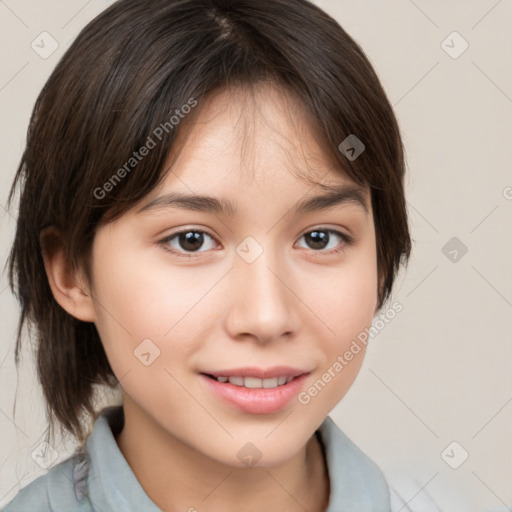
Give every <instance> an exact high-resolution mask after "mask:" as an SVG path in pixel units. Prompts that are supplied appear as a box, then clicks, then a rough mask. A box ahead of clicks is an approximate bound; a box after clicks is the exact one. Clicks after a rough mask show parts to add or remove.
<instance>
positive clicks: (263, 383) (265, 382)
mask: <svg viewBox="0 0 512 512" xmlns="http://www.w3.org/2000/svg"><path fill="white" fill-rule="evenodd" d="M202 375H206V377H209V378H210V379H213V380H216V381H217V382H221V383H226V382H229V383H230V384H233V385H234V386H239V387H244V388H249V389H260V388H263V389H273V388H277V387H279V386H284V385H286V384H288V383H289V382H291V381H292V380H293V379H296V377H293V376H286V375H281V376H279V377H272V378H268V379H258V378H257V377H237V376H230V377H225V376H222V375H220V376H219V377H215V376H214V375H210V374H207V373H204V374H202Z"/></svg>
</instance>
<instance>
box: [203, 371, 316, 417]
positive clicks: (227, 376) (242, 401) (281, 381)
mask: <svg viewBox="0 0 512 512" xmlns="http://www.w3.org/2000/svg"><path fill="white" fill-rule="evenodd" d="M309 373H310V372H309V371H307V370H302V369H299V368H292V367H289V366H274V367H272V368H267V369H262V368H254V367H246V368H232V369H224V370H220V371H217V370H209V371H207V372H201V382H203V383H204V385H205V386H206V389H207V390H208V391H210V392H213V394H214V395H216V396H218V397H219V398H221V399H222V401H223V402H224V403H228V404H229V405H231V406H234V407H235V408H236V409H238V410H240V411H242V412H246V413H252V414H272V413H275V412H278V411H280V410H282V409H283V408H285V407H286V406H287V405H288V404H289V403H290V402H291V401H292V400H293V398H294V397H295V396H296V395H297V394H298V393H299V392H300V390H301V389H302V387H303V385H304V381H305V379H306V377H307V375H308V374H309Z"/></svg>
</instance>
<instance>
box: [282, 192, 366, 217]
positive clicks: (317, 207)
mask: <svg viewBox="0 0 512 512" xmlns="http://www.w3.org/2000/svg"><path fill="white" fill-rule="evenodd" d="M318 185H319V186H320V187H322V188H323V189H324V190H327V193H326V194H322V195H319V196H314V197H309V198H306V199H303V200H302V201H299V202H298V203H297V204H296V205H295V207H294V208H293V209H292V213H294V214H297V213H309V212H316V211H321V210H327V209H329V208H332V207H334V206H338V205H343V204H346V203H352V204H355V205H357V206H359V207H361V208H362V209H363V210H364V212H365V214H366V215H367V214H368V213H369V210H368V204H367V202H366V197H365V194H364V192H363V190H362V189H361V188H360V187H356V186H353V185H338V186H334V187H327V186H325V185H322V184H318Z"/></svg>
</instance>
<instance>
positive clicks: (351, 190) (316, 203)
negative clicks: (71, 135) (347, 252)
mask: <svg viewBox="0 0 512 512" xmlns="http://www.w3.org/2000/svg"><path fill="white" fill-rule="evenodd" d="M320 187H322V188H323V189H324V190H327V193H326V194H322V195H318V196H314V197H308V198H306V199H303V200H302V201H299V202H298V203H297V204H296V205H295V206H294V207H293V208H292V213H293V214H299V213H309V212H314V211H321V210H327V209H329V208H332V207H334V206H338V205H343V204H346V203H352V204H355V205H357V206H359V207H361V208H362V209H363V210H364V212H365V213H366V214H368V205H367V203H366V198H365V196H364V193H363V191H362V189H361V188H359V187H355V186H352V185H338V186H336V187H327V186H325V185H321V184H320ZM165 208H177V209H182V210H192V211H198V212H206V213H214V214H223V215H225V216H229V217H232V216H234V215H237V214H238V209H237V207H236V205H235V204H233V203H232V202H231V201H230V200H227V199H218V198H216V197H211V196H205V195H189V194H182V193H179V192H171V193H169V194H165V195H162V196H159V197H157V198H155V199H152V200H151V201H149V202H148V203H146V204H145V205H144V206H143V207H142V208H140V209H139V210H137V213H142V212H144V211H148V210H160V209H165Z"/></svg>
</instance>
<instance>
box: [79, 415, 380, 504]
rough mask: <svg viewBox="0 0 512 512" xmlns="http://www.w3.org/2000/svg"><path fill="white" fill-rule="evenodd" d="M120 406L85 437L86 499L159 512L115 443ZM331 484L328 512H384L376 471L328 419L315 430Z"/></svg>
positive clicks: (100, 418)
mask: <svg viewBox="0 0 512 512" xmlns="http://www.w3.org/2000/svg"><path fill="white" fill-rule="evenodd" d="M123 424H124V411H123V408H122V406H110V407H106V408H104V409H103V410H102V411H101V413H100V414H99V416H98V418H97V419H96V421H95V424H94V428H93V431H92V433H91V435H90V436H89V438H88V439H87V451H88V452H89V457H90V467H89V485H88V487H89V498H90V500H91V502H92V504H93V506H94V507H95V508H96V509H98V510H123V511H126V512H139V511H140V510H145V511H147V512H161V509H160V508H159V507H157V506H156V504H155V503H154V502H153V501H151V499H150V498H149V496H148V495H147V494H146V493H145V492H144V489H143V488H142V486H141V485H140V483H139V481H138V480H137V478H136V477H135V474H134V473H133V471H132V469H131V468H130V466H129V465H128V462H127V461H126V459H125V458H124V456H123V454H122V452H121V450H120V449H119V447H118V445H117V442H116V440H115V437H114V436H115V435H116V434H117V433H118V432H120V430H121V429H122V427H123ZM317 432H318V434H319V438H320V441H321V444H322V446H323V449H324V453H325V457H326V463H327V469H328V473H329V481H330V498H329V506H328V508H327V510H326V512H350V511H354V510H357V511H358V512H387V511H388V510H389V490H388V486H387V484H386V481H385V479H384V477H383V475H382V473H381V471H380V470H379V468H378V467H377V466H376V465H375V464H374V463H373V462H372V461H371V460H370V459H369V458H368V457H367V456H366V455H365V454H364V453H363V452H362V451H361V450H360V449H359V448H358V447H357V446H356V445H355V444H354V443H353V442H352V441H351V440H350V439H349V438H348V437H347V436H346V435H345V434H344V433H343V432H342V431H341V430H340V429H339V427H338V426H337V425H336V423H335V422H334V421H333V420H332V419H331V418H330V417H329V416H327V417H326V418H325V419H324V421H323V422H322V424H321V425H320V427H319V428H318V430H317Z"/></svg>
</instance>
